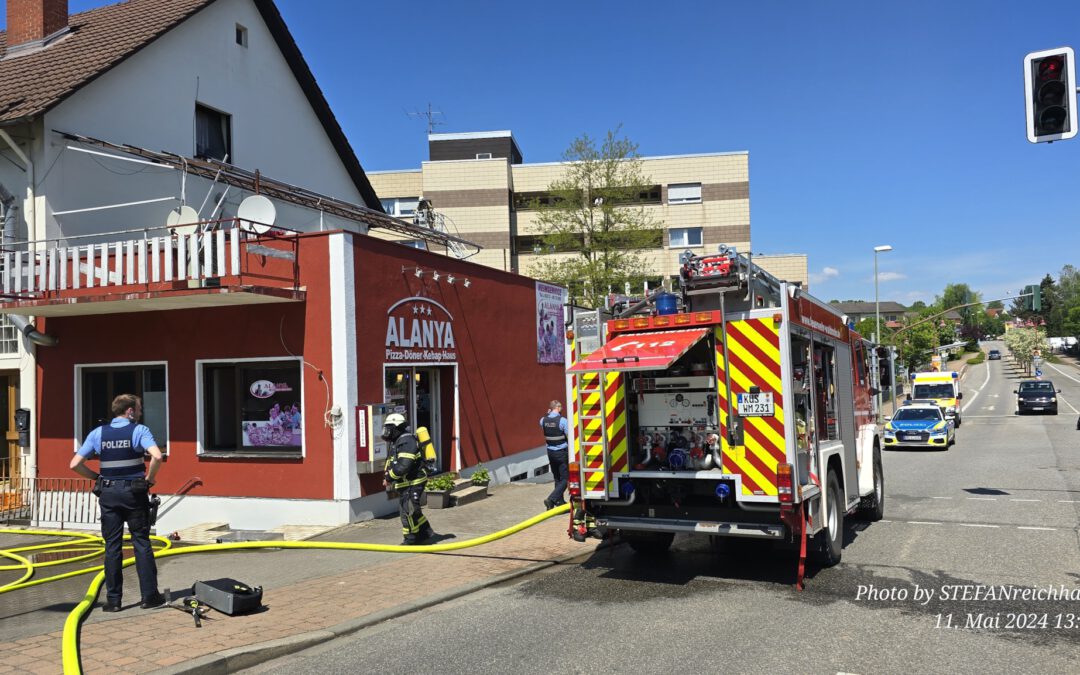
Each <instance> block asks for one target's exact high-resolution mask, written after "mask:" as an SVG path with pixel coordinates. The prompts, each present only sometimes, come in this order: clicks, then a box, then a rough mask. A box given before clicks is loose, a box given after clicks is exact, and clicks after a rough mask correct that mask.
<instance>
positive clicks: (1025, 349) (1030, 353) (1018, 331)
mask: <svg viewBox="0 0 1080 675" xmlns="http://www.w3.org/2000/svg"><path fill="white" fill-rule="evenodd" d="M1005 346H1006V347H1008V348H1009V351H1010V352H1011V353H1012V355H1013V358H1014V359H1016V362H1017V363H1018V364H1019V365H1020V366H1021V367H1022V368H1024V369H1025V370H1026V371H1027V373H1028V374H1029V375H1030V374H1031V360H1032V359H1033V358H1035V356H1043V357H1045V356H1046V355H1048V354H1049V353H1050V343H1049V342H1047V340H1046V333H1045V332H1044V331H1043V330H1042V329H1041V328H1040V329H1035V328H1014V329H1012V330H1011V331H1009V332H1008V333H1006V334H1005Z"/></svg>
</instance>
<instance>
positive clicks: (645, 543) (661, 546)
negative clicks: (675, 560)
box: [622, 532, 675, 555]
mask: <svg viewBox="0 0 1080 675" xmlns="http://www.w3.org/2000/svg"><path fill="white" fill-rule="evenodd" d="M622 539H623V541H625V542H626V543H627V544H630V548H632V549H634V553H639V554H641V555H661V554H663V553H667V550H668V549H669V548H671V542H672V541H674V540H675V533H674V532H623V533H622Z"/></svg>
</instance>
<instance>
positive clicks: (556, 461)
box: [540, 401, 570, 511]
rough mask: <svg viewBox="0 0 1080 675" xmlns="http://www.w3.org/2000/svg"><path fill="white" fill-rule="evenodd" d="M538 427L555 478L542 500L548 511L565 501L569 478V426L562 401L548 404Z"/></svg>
mask: <svg viewBox="0 0 1080 675" xmlns="http://www.w3.org/2000/svg"><path fill="white" fill-rule="evenodd" d="M540 428H541V429H543V430H544V442H545V443H547V456H548V463H549V464H551V476H552V478H554V479H555V489H554V490H552V491H551V494H550V495H548V496H547V499H545V500H544V508H546V509H547V510H548V511H550V510H551V509H553V508H555V507H556V506H561V505H562V504H565V503H566V500H565V499H563V492H565V491H566V484H567V482H569V480H570V445H569V443H568V441H569V436H567V434H568V433H569V427H568V426H567V424H566V418H565V417H563V416H562V403H559V402H558V401H552V402H551V403H550V404H548V411H547V414H546V415H544V416H543V417H541V418H540Z"/></svg>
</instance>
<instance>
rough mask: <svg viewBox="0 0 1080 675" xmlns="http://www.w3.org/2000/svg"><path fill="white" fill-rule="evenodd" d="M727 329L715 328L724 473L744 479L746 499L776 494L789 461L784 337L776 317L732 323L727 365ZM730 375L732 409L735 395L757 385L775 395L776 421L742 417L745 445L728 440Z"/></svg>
mask: <svg viewBox="0 0 1080 675" xmlns="http://www.w3.org/2000/svg"><path fill="white" fill-rule="evenodd" d="M721 330H722V329H721V328H719V327H718V328H716V384H717V392H718V394H719V401H720V437H721V444H722V446H721V447H722V459H723V464H722V470H723V471H724V472H725V473H732V474H739V475H741V476H742V492H743V494H745V495H755V496H775V495H776V494H777V488H776V466H777V464H781V463H783V462H786V461H787V459H786V458H787V447H786V442H785V440H784V408H783V382H782V380H781V378H780V334H779V332H778V330H777V329H776V327H775V326H774V324H773V321H772V320H771V319H747V320H745V321H730V322H728V323H727V349H728V358H729V360H728V362H727V363H725V362H724V347H723V342H722V339H723V337H722V335H721V333H720V331H721ZM728 375H730V376H731V395H732V401H731V408H732V410H735V409H736V407H737V405H736V400H735V398H736V395H737V394H740V393H747V392H749V391H750V387H752V386H756V387H758V388H759V390H760V391H762V392H772V394H773V406H774V410H775V414H774V416H773V417H746V418H743V445H741V446H735V447H732V446H729V445H728V442H727V427H728V416H727V411H728V401H727V376H728Z"/></svg>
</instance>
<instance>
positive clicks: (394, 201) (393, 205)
mask: <svg viewBox="0 0 1080 675" xmlns="http://www.w3.org/2000/svg"><path fill="white" fill-rule="evenodd" d="M379 201H381V202H382V207H383V211H386V214H387V215H390V216H397V217H399V218H400V217H402V216H411V215H413V214H415V213H416V207H417V206H419V205H420V198H419V197H393V198H388V199H381V200H379Z"/></svg>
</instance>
